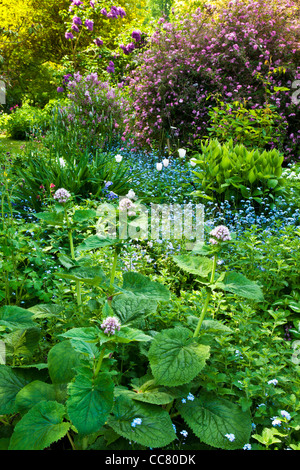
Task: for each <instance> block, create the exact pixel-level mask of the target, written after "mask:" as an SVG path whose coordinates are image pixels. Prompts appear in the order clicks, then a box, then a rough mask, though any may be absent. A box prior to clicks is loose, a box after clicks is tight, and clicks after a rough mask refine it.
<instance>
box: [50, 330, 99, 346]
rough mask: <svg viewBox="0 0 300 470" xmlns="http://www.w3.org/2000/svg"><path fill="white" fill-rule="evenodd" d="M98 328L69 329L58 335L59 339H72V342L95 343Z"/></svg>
mask: <svg viewBox="0 0 300 470" xmlns="http://www.w3.org/2000/svg"><path fill="white" fill-rule="evenodd" d="M99 331H100V330H99V328H97V327H94V326H87V327H82V328H71V329H70V330H68V331H66V332H65V333H62V334H61V335H59V337H60V338H68V339H73V340H74V341H86V342H92V343H94V342H96V341H97V339H98V334H99Z"/></svg>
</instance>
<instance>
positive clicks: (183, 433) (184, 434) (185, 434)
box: [180, 429, 188, 437]
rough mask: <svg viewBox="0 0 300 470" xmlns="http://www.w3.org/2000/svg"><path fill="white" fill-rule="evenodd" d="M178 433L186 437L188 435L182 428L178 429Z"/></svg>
mask: <svg viewBox="0 0 300 470" xmlns="http://www.w3.org/2000/svg"><path fill="white" fill-rule="evenodd" d="M180 434H182V435H183V437H187V436H188V432H187V431H185V430H184V429H183V430H182V431H180Z"/></svg>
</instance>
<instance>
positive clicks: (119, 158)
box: [115, 155, 123, 163]
mask: <svg viewBox="0 0 300 470" xmlns="http://www.w3.org/2000/svg"><path fill="white" fill-rule="evenodd" d="M122 159H123V157H122V155H116V156H115V160H116V162H117V163H120V162H121V161H122Z"/></svg>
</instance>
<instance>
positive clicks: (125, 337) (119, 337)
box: [113, 326, 153, 343]
mask: <svg viewBox="0 0 300 470" xmlns="http://www.w3.org/2000/svg"><path fill="white" fill-rule="evenodd" d="M113 338H114V341H115V342H116V343H130V342H131V341H152V339H153V338H152V336H149V335H146V334H145V333H144V332H143V331H141V330H137V329H136V328H130V327H129V326H122V327H121V329H120V331H118V332H117V333H116V334H115V335H114V336H113Z"/></svg>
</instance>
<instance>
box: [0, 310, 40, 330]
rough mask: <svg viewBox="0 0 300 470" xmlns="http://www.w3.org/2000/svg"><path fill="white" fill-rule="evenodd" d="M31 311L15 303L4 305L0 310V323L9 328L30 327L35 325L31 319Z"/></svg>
mask: <svg viewBox="0 0 300 470" xmlns="http://www.w3.org/2000/svg"><path fill="white" fill-rule="evenodd" d="M32 316H33V313H32V312H31V311H29V310H26V309H24V308H21V307H17V306H16V305H5V306H4V307H2V308H1V310H0V325H3V326H5V327H6V328H8V329H9V330H15V329H22V328H24V329H25V328H32V327H35V326H37V325H36V323H34V321H33V320H32Z"/></svg>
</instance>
